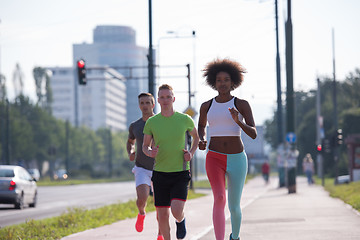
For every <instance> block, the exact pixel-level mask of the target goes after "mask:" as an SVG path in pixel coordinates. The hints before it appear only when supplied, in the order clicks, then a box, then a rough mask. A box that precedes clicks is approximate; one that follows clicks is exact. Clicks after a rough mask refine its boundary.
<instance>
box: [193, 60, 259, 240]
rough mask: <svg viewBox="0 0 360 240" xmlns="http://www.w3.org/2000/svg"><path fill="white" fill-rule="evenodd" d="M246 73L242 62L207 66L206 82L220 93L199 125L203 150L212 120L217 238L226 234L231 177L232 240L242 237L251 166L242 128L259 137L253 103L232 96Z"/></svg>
mask: <svg viewBox="0 0 360 240" xmlns="http://www.w3.org/2000/svg"><path fill="white" fill-rule="evenodd" d="M243 73H245V69H244V68H243V66H241V65H240V64H239V63H238V62H235V61H232V60H229V59H216V60H214V61H212V62H209V63H208V64H207V65H206V67H205V69H204V74H203V76H204V77H205V78H206V83H207V84H208V85H209V86H210V87H211V88H212V89H214V90H216V91H217V92H218V95H217V96H216V97H214V98H212V99H210V100H208V101H206V102H204V103H203V104H202V105H201V107H200V117H199V126H198V129H199V137H200V142H199V149H200V150H205V149H206V145H207V141H206V133H205V129H206V125H207V123H209V132H210V133H209V135H210V143H209V151H208V153H207V155H206V173H207V176H208V179H209V181H210V185H211V189H212V191H213V195H214V206H213V225H214V231H215V237H216V240H224V237H225V212H224V209H225V204H226V195H225V177H227V179H228V206H229V210H230V214H231V228H232V233H231V234H230V240H233V239H234V240H235V239H239V235H240V225H241V218H242V213H241V208H240V199H241V194H242V190H243V187H244V184H245V178H246V174H247V169H248V161H247V156H246V153H245V150H244V144H243V142H242V140H241V135H240V134H241V130H242V131H243V132H244V133H245V134H247V135H248V136H250V137H251V138H252V139H255V138H256V136H257V132H256V127H255V122H254V118H253V115H252V111H251V107H250V105H249V103H248V102H247V101H246V100H243V99H239V98H237V97H234V96H232V95H231V91H232V90H234V89H236V88H237V87H239V86H240V85H241V83H242V81H243ZM243 119H244V120H245V121H243Z"/></svg>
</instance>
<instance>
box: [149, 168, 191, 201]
mask: <svg viewBox="0 0 360 240" xmlns="http://www.w3.org/2000/svg"><path fill="white" fill-rule="evenodd" d="M151 180H152V182H153V186H154V198H155V207H170V205H171V201H172V200H174V199H176V200H181V201H186V198H187V194H188V187H189V182H190V180H191V176H190V171H182V172H170V173H168V172H157V171H153V175H152V178H151Z"/></svg>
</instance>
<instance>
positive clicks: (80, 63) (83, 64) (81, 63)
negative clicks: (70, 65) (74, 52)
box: [77, 60, 85, 68]
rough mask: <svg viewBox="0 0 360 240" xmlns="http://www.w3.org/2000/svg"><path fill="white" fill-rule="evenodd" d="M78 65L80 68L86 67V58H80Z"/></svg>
mask: <svg viewBox="0 0 360 240" xmlns="http://www.w3.org/2000/svg"><path fill="white" fill-rule="evenodd" d="M77 66H78V68H84V67H85V62H84V60H79V61H77Z"/></svg>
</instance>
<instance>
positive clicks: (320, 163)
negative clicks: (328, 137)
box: [316, 78, 324, 186]
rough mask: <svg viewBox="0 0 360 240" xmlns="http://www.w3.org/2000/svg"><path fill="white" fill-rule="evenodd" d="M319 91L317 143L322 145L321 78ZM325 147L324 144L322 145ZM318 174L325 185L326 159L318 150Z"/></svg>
mask: <svg viewBox="0 0 360 240" xmlns="http://www.w3.org/2000/svg"><path fill="white" fill-rule="evenodd" d="M316 81H317V91H316V145H319V144H321V145H322V134H321V131H322V130H321V129H322V117H321V88H320V79H319V78H317V80H316ZM322 149H324V146H322ZM316 162H317V175H318V177H321V179H322V185H323V186H324V159H323V157H322V154H321V153H320V152H317V156H316Z"/></svg>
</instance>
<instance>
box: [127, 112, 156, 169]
mask: <svg viewBox="0 0 360 240" xmlns="http://www.w3.org/2000/svg"><path fill="white" fill-rule="evenodd" d="M144 126H145V121H144V120H143V119H142V118H139V119H138V120H137V121H135V122H132V123H131V124H130V127H129V138H130V139H135V140H136V157H135V165H136V166H138V167H142V168H145V169H147V170H151V171H152V170H153V167H154V159H153V158H151V157H148V156H146V155H145V154H144V152H143V151H142V144H143V140H144V133H143V130H144Z"/></svg>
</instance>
